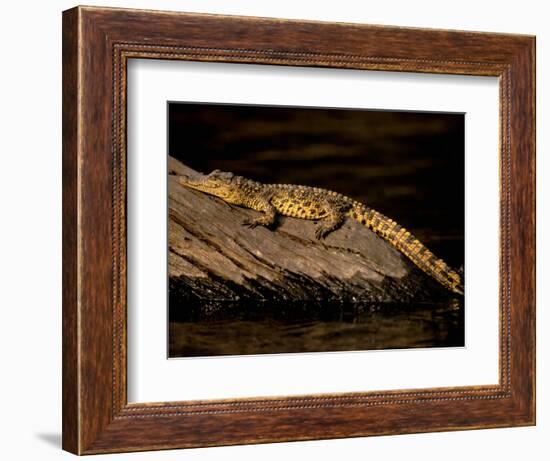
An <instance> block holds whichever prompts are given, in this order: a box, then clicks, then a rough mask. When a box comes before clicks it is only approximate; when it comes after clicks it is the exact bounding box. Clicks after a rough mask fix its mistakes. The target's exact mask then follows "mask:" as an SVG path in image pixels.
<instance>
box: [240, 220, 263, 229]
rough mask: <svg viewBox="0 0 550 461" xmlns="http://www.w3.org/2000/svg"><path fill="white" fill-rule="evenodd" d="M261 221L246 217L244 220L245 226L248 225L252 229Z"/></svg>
mask: <svg viewBox="0 0 550 461" xmlns="http://www.w3.org/2000/svg"><path fill="white" fill-rule="evenodd" d="M259 224H260V223H259V222H258V221H256V220H255V219H245V220H244V221H243V226H245V227H248V228H250V229H254V228H255V227H257V226H258V225H259Z"/></svg>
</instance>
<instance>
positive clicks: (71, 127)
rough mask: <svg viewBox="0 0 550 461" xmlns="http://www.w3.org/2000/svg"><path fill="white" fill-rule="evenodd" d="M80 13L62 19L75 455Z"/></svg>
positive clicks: (69, 430) (67, 355) (66, 364)
mask: <svg viewBox="0 0 550 461" xmlns="http://www.w3.org/2000/svg"><path fill="white" fill-rule="evenodd" d="M79 23H80V11H79V9H78V8H72V9H70V10H67V11H64V12H63V15H62V36H63V39H62V63H63V64H62V67H63V68H62V87H63V88H62V107H63V109H62V111H63V115H62V131H63V142H62V182H63V186H62V197H63V205H62V210H63V222H62V227H63V230H62V238H63V244H62V260H63V270H62V285H63V293H62V329H63V336H62V363H63V367H62V368H63V372H62V399H63V402H62V448H63V450H66V451H69V452H71V453H74V454H79V453H80V452H81V449H80V429H81V424H80V401H79V400H80V379H79V375H80V372H79V370H80V359H79V353H80V350H79V346H78V344H79V338H78V334H79V333H78V318H79V313H78V309H79V301H78V297H79V293H78V291H79V290H78V287H79V281H78V277H79V270H78V265H79V257H78V239H79V232H78V220H79V217H78V214H79V211H78V203H79V198H78V194H79V183H80V181H79V176H80V175H79V168H78V163H79V161H78V157H79V148H78V144H79V143H78V139H79V134H80V133H79V131H80V130H79V105H80V88H79V75H80V69H79V42H80V30H79V29H80V26H79Z"/></svg>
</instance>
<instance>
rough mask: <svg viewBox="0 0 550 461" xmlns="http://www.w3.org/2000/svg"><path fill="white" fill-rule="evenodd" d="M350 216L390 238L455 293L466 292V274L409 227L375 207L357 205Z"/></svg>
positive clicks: (381, 235)
mask: <svg viewBox="0 0 550 461" xmlns="http://www.w3.org/2000/svg"><path fill="white" fill-rule="evenodd" d="M349 215H350V216H351V217H352V218H353V219H355V220H357V221H358V222H360V223H361V224H363V225H364V226H365V227H367V228H368V229H370V230H372V231H373V232H375V233H376V234H377V235H379V236H380V237H382V238H383V239H384V240H386V241H388V242H389V243H390V244H392V245H393V246H394V247H395V248H397V249H398V250H399V251H400V252H401V253H403V254H404V255H405V256H406V257H407V258H409V259H410V260H411V261H412V262H413V263H414V264H415V265H416V266H418V267H419V268H420V269H421V270H423V271H424V272H425V273H426V274H428V275H430V276H431V277H433V278H434V279H435V280H437V281H438V282H439V283H441V285H443V286H444V287H446V288H447V289H449V290H451V291H452V292H454V293H458V294H461V295H463V294H464V286H463V283H462V277H461V276H460V275H459V274H458V273H456V272H455V271H453V270H452V269H451V268H450V267H449V266H448V265H447V264H446V263H445V261H443V260H442V259H439V258H437V257H436V256H435V255H434V254H433V253H432V252H431V251H430V250H428V248H426V247H425V246H424V245H423V244H422V243H421V242H420V241H419V240H418V239H417V238H416V237H415V236H414V235H412V234H411V233H410V232H409V231H408V230H407V229H405V228H404V227H401V226H400V225H399V224H397V223H396V222H395V221H394V220H392V219H390V218H388V217H387V216H385V215H383V214H382V213H379V212H378V211H376V210H373V209H372V208H369V207H366V206H364V205H360V204H354V205H353V207H352V208H351V209H350V211H349Z"/></svg>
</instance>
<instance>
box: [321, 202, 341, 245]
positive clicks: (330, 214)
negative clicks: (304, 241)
mask: <svg viewBox="0 0 550 461" xmlns="http://www.w3.org/2000/svg"><path fill="white" fill-rule="evenodd" d="M323 208H324V210H325V212H326V216H325V218H323V220H322V221H321V222H320V223H319V226H317V229H315V237H316V238H317V240H321V239H324V238H325V237H326V236H327V235H328V234H330V233H331V232H334V231H335V230H337V229H339V228H340V227H341V226H342V224H344V221H345V219H346V214H345V211H346V209H347V207H346V206H342V205H339V204H337V203H332V202H326V203H325V204H324V207H323Z"/></svg>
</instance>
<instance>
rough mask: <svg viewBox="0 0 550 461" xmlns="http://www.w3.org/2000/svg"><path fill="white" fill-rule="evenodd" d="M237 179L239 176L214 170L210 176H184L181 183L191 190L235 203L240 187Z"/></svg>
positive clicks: (180, 178)
mask: <svg viewBox="0 0 550 461" xmlns="http://www.w3.org/2000/svg"><path fill="white" fill-rule="evenodd" d="M236 178H237V176H235V175H234V174H233V173H228V172H224V171H220V170H214V171H212V173H210V174H208V175H203V174H200V173H198V174H196V175H193V176H190V175H182V176H180V177H179V182H180V184H182V185H183V186H185V187H189V188H190V189H195V190H199V191H201V192H204V193H206V194H210V195H214V196H216V197H220V198H222V199H224V200H225V201H227V202H230V201H233V200H234V199H235V198H236V195H237V194H238V186H237V184H236V181H235V179H236Z"/></svg>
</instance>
